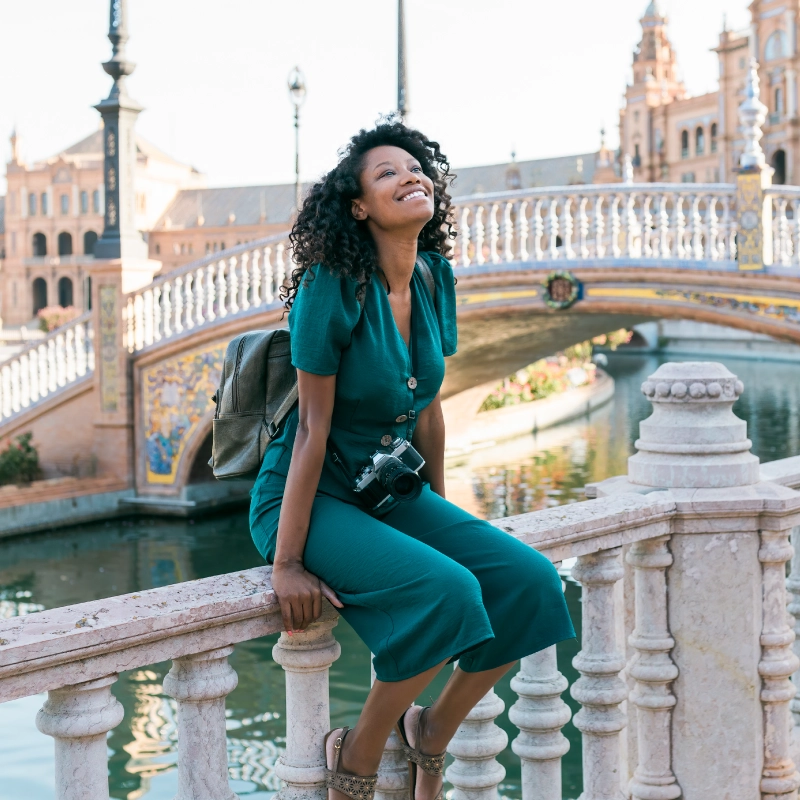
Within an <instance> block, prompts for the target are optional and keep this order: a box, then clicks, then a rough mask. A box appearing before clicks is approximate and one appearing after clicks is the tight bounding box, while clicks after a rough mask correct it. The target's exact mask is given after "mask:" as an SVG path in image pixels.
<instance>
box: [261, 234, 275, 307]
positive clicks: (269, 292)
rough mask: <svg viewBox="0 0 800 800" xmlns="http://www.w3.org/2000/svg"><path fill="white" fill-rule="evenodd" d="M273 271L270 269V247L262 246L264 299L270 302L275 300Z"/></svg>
mask: <svg viewBox="0 0 800 800" xmlns="http://www.w3.org/2000/svg"><path fill="white" fill-rule="evenodd" d="M275 294H276V291H275V273H274V271H273V269H272V248H271V247H269V246H267V247H265V248H264V300H265V301H266V302H267V303H272V302H274V300H275Z"/></svg>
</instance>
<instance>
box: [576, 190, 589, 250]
mask: <svg viewBox="0 0 800 800" xmlns="http://www.w3.org/2000/svg"><path fill="white" fill-rule="evenodd" d="M588 202H589V198H588V197H581V198H580V200H579V201H578V253H579V254H580V257H581V258H589V215H588V214H587V213H586V205H587V203H588Z"/></svg>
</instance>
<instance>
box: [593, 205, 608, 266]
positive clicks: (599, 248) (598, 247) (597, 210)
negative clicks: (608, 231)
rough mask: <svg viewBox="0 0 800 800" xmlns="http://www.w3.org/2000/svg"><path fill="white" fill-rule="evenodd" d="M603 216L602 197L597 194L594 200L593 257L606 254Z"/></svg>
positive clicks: (600, 256)
mask: <svg viewBox="0 0 800 800" xmlns="http://www.w3.org/2000/svg"><path fill="white" fill-rule="evenodd" d="M604 236H605V217H604V216H603V197H602V195H597V197H596V198H595V201H594V257H595V258H602V257H603V256H604V255H605V254H606V245H605V241H604V239H603V237H604Z"/></svg>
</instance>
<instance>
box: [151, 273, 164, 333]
mask: <svg viewBox="0 0 800 800" xmlns="http://www.w3.org/2000/svg"><path fill="white" fill-rule="evenodd" d="M161 301H162V293H161V285H160V284H156V285H155V286H154V287H153V341H154V342H160V341H161V335H162V332H161V324H162V321H163V317H162V314H161Z"/></svg>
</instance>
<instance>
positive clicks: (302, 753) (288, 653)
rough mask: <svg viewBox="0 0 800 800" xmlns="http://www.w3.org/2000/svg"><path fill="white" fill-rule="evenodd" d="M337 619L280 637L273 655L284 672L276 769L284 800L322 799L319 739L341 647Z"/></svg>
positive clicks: (324, 730) (327, 717)
mask: <svg viewBox="0 0 800 800" xmlns="http://www.w3.org/2000/svg"><path fill="white" fill-rule="evenodd" d="M336 622H337V618H336V617H335V616H333V615H330V616H327V618H326V616H325V615H324V616H323V617H322V618H321V619H320V620H319V621H317V622H315V623H313V624H312V625H310V626H309V627H308V629H307V630H306V631H305V632H303V633H295V634H293V635H292V636H289V635H288V634H287V633H282V634H281V636H280V639H278V643H277V644H276V645H275V647H273V648H272V657H273V658H274V659H275V661H277V663H278V664H280V665H281V666H282V667H283V669H284V670H285V672H286V751H285V752H284V754H283V755H282V756H281V757H280V759H279V761H278V765H277V767H276V769H275V771H276V773H277V774H278V777H279V778H281V779H282V780H284V781H285V782H286V786H285V787H284V788H283V789H282V790H281V798H282V800H309V798H318V800H324V798H325V788H324V782H325V761H324V758H323V752H322V740H323V737H324V736H325V734H326V733H327V732H328V731H329V730H330V727H331V722H330V704H329V696H328V670H329V669H330V666H331V664H332V663H333V662H334V661H336V659H337V658H339V654H340V653H341V648H340V647H339V643H338V642H337V641H336V639H334V638H333V633H332V630H333V627H334V625H336Z"/></svg>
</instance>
